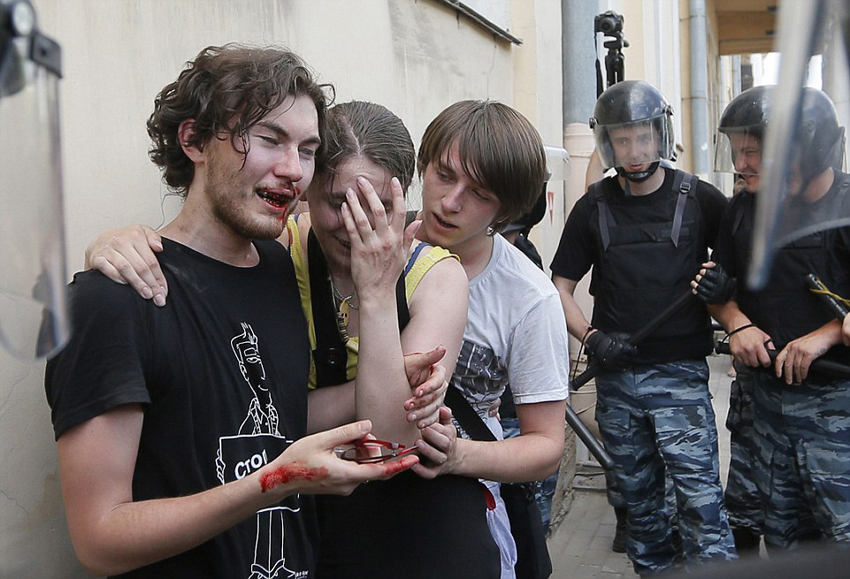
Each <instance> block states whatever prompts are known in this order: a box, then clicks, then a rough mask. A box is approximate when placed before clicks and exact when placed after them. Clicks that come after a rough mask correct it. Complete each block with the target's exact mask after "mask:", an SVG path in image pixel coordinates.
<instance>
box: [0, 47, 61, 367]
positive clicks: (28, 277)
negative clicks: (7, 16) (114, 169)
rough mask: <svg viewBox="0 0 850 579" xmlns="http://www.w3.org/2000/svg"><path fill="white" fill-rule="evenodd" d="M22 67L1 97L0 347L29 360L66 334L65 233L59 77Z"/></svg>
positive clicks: (26, 65)
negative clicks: (13, 84)
mask: <svg viewBox="0 0 850 579" xmlns="http://www.w3.org/2000/svg"><path fill="white" fill-rule="evenodd" d="M21 72H22V74H23V77H22V80H24V82H23V83H21V84H20V85H19V86H17V87H16V91H15V92H14V93H13V94H9V93H6V94H5V95H4V96H3V97H2V98H0V182H2V187H0V215H2V219H3V227H2V228H0V244H2V245H0V247H3V249H4V250H3V251H2V252H1V253H2V256H0V263H2V271H3V275H2V276H0V346H2V347H4V348H6V349H7V350H9V351H10V352H11V353H12V354H13V355H15V356H16V357H18V358H21V359H24V360H32V359H37V358H41V357H45V356H49V355H50V354H52V353H53V352H55V351H56V350H58V349H59V348H60V347H61V346H62V345H64V343H65V342H66V340H67V337H68V320H67V317H66V311H65V283H66V274H65V235H64V227H63V209H62V190H61V180H60V152H59V118H58V102H57V92H58V78H57V77H56V76H55V75H53V74H52V73H50V72H48V71H47V70H46V69H44V68H42V67H41V66H38V65H36V64H34V63H33V62H31V61H28V60H23V59H22V61H21Z"/></svg>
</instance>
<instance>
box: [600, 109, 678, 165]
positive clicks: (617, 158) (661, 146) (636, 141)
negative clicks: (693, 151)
mask: <svg viewBox="0 0 850 579" xmlns="http://www.w3.org/2000/svg"><path fill="white" fill-rule="evenodd" d="M672 129H673V127H672V123H671V119H670V117H669V116H667V115H659V116H657V117H652V118H648V119H642V120H639V121H632V122H628V123H622V124H616V125H614V124H611V125H596V126H595V127H594V128H593V137H594V140H595V141H596V148H597V150H598V151H599V155H600V158H601V159H602V162H603V164H604V165H605V168H606V169H610V168H616V167H621V168H623V169H624V170H625V171H628V172H634V171H641V170H643V169H645V168H646V166H647V165H649V164H651V163H654V162H656V161H660V160H661V159H672V158H673V153H674V151H673V130H672Z"/></svg>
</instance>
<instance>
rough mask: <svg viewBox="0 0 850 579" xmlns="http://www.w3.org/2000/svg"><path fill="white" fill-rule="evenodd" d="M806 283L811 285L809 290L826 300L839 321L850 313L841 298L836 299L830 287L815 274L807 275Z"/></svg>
mask: <svg viewBox="0 0 850 579" xmlns="http://www.w3.org/2000/svg"><path fill="white" fill-rule="evenodd" d="M806 285H807V286H809V291H811V292H812V293H813V294H816V295H817V296H819V297H820V298H821V299H822V300H823V301H824V302H826V305H827V306H829V309H830V310H832V313H833V314H835V317H836V318H838V321H839V322H840V321H843V320H844V316H846V315H847V314H848V313H850V309H848V307H847V306H846V305H845V304H844V303H843V302H842V301H841V300H839V299H836V297H835V295H833V293H832V292H831V291H829V288H827V287H826V286H825V285H824V284H823V282H822V281H821V280H820V279H818V276H816V275H815V274H813V273H810V274H809V275H807V276H806Z"/></svg>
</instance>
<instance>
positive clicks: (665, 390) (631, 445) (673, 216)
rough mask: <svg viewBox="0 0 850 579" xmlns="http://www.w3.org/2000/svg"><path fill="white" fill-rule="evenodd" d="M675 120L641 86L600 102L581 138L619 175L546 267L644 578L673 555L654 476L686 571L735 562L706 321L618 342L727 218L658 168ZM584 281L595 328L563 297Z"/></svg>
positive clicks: (669, 147) (694, 319)
mask: <svg viewBox="0 0 850 579" xmlns="http://www.w3.org/2000/svg"><path fill="white" fill-rule="evenodd" d="M672 114H673V111H672V108H671V107H670V105H669V104H668V103H667V101H666V99H665V98H664V97H663V95H662V94H661V93H660V92H659V91H658V90H657V89H656V88H655V87H653V86H651V85H649V84H648V83H646V82H642V81H624V82H620V83H617V84H615V85H613V86H612V87H610V88H609V89H608V90H606V91H605V92H604V93H602V95H601V96H600V97H599V100H598V101H597V103H596V107H595V109H594V116H593V118H592V119H591V121H590V125H591V128H592V129H593V133H594V138H595V140H596V147H597V150H598V151H599V155H600V158H601V160H602V162H603V164H604V166H605V168H612V167H613V168H615V169H616V173H617V174H616V175H613V176H611V177H608V178H606V179H603V180H602V181H599V182H597V183H594V184H593V185H591V186H590V188H589V189H588V192H587V193H586V194H585V195H584V196H583V197H582V198H581V199H579V201H578V202H577V203H576V205H575V207H574V208H573V210H572V212H571V213H570V216H569V218H568V220H567V223H566V225H565V227H564V231H563V234H562V236H561V242H560V245H559V247H558V251H557V253H556V255H555V258H554V260H553V262H552V265H551V269H552V272H553V281H554V282H555V285H556V287H558V289H559V291H560V293H561V300H562V303H563V306H564V311H565V313H566V317H567V325H568V327H569V329H570V332H571V333H572V334H573V335H574V336H576V338H578V339H580V340H582V342H583V343H584V344H585V345H586V346H587V349H588V352H589V354H590V356H591V360H592V362H593V363H595V364H598V365H600V366H601V368H602V370H601V372H600V373H599V374H598V375H597V376H596V388H597V409H596V419H597V422H598V423H599V427H600V432H601V434H602V438H603V441H604V442H605V445H606V448H607V449H608V452H609V453H610V454H611V456H612V458H613V459H614V461H615V463H616V466H615V469H614V472H615V477H616V480H617V485H618V487H619V488H620V490H621V492H622V493H623V496H624V497H625V499H626V502H627V505H628V527H629V531H628V540H627V553H628V555H629V558H630V559H631V560H632V562H633V563H634V566H635V570H636V571H637V572H638V573H640V574H642V575H644V574H654V573H657V572H661V571H664V570H666V569H669V568H670V567H672V566H673V564H674V559H675V555H676V553H675V549H674V547H673V543H672V529H671V528H670V524H669V522H668V521H667V519H666V516H665V509H664V479H665V468H666V470H667V471H668V473H669V475H670V477H671V478H672V480H673V484H674V486H675V488H676V493H677V496H678V498H679V513H678V514H679V528H680V531H681V534H682V547H683V551H684V556H685V558H686V560H687V561H689V562H691V563H696V562H699V561H702V560H706V559H712V558H719V559H732V558H735V547H734V544H733V540H732V535H731V532H730V530H729V523H728V520H727V515H726V511H725V508H724V506H723V491H722V488H721V484H720V476H719V465H718V455H717V431H716V428H715V426H714V411H713V409H712V406H711V399H710V395H709V390H708V366H707V364H706V361H705V356H706V355H707V354H708V353H709V352H710V351H711V346H712V344H711V342H712V330H711V325H710V320H709V317H708V313H707V311H706V308H705V306H704V305H703V304H702V303H700V302H699V300H691V301H690V302H688V303H687V304H686V305H685V306H684V307H683V309H681V310H680V311H679V313H678V315H677V316H676V317H675V319H674V320H668V321H666V322H665V323H663V324H661V325H660V327H658V328H657V329H656V330H655V331H653V332H651V333H650V334H649V336H648V337H647V338H646V339H645V340H644V341H642V342H641V343H640V344H637V346H636V347H635V346H633V345H631V344H630V343H629V341H628V334H631V333H634V332H636V331H638V330H640V329H641V328H642V327H643V326H645V325H646V324H647V322H649V321H650V320H652V319H653V318H655V317H656V316H657V315H658V314H659V313H660V312H662V311H663V310H664V309H665V308H666V306H668V305H669V304H670V303H671V302H673V301H674V300H676V298H679V297H680V296H681V295H682V294H683V292H687V291H688V284H689V282H690V280H691V279H692V278H693V275H695V274H696V272H697V271H698V270H699V269H700V264H701V263H702V262H703V261H704V260H705V258H706V257H707V248H708V246H710V245H713V241H714V239H715V235H716V233H717V229H718V227H719V224H720V218H721V215H722V214H723V210H724V208H725V206H726V198H725V197H724V196H723V195H722V194H721V193H720V192H719V191H718V190H717V189H716V188H714V187H713V186H711V185H709V184H707V183H705V182H703V181H700V180H698V179H697V178H696V177H695V176H693V175H690V174H688V173H685V172H684V171H679V170H676V169H672V168H668V167H666V166H664V165H662V163H661V161H662V160H663V159H668V160H669V159H672V158H673V157H674V142H675V140H674V135H673V123H672ZM591 267H592V268H593V272H592V276H591V285H590V293H591V294H592V295H593V296H594V308H593V316H592V323H591V322H588V321H587V319H586V317H585V316H584V314H583V312H582V311H581V309H580V308H579V306H578V304H577V303H576V301H575V298H574V295H573V294H574V292H575V288H576V285H577V284H578V282H579V281H580V280H581V279H582V278H583V277H584V276H585V274H586V273H587V272H588V271H589V270H590V269H591Z"/></svg>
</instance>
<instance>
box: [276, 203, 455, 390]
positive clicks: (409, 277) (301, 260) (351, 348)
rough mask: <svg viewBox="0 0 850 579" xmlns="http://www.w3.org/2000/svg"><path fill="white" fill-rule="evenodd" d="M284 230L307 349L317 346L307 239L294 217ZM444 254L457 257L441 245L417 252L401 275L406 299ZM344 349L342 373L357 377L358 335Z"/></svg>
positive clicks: (312, 381) (313, 372) (312, 383)
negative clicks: (287, 239)
mask: <svg viewBox="0 0 850 579" xmlns="http://www.w3.org/2000/svg"><path fill="white" fill-rule="evenodd" d="M286 229H287V231H288V232H289V255H290V256H291V257H292V263H293V264H294V265H295V276H296V278H297V280H298V291H299V293H300V294H301V309H302V310H304V317H305V318H307V326H308V331H309V334H310V350H311V351H312V350H315V349H316V327H315V322H314V319H313V307H312V302H311V301H310V299H311V296H310V269H309V265H308V263H307V259H306V258H305V256H306V254H307V252H306V251H304V250H303V249H302V247H303V243H305V241H306V240H302V239H301V235H300V233H299V231H298V223H297V220H296V218H295V216H291V217H289V219H288V220H287V222H286ZM447 257H453V258H455V259H458V257H457V256H456V255H454V254H452V253H450V252H449V251H448V250H446V249H443V248H442V247H436V246H433V247H431V250H430V251H428V252H424V251H423V252H420V253H419V255H417V257H416V262H415V263H413V265H412V266H411V265H410V264H408V267H409V268H410V269H409V270H408V272H407V273H406V274H405V276H404V290H405V296H406V297H407V300H408V302H409V301H410V296H412V295H413V292H414V291H415V290H416V287H417V286H418V285H419V282H420V281H421V280H422V278H423V277H424V276H425V274H426V273H427V272H428V270H429V269H431V268H432V267H434V265H436V264H437V263H439V262H440V261H442V260H444V259H446V258H447ZM345 348H346V350H347V352H348V359H347V362H346V368H345V375H346V378H347V379H348V380H354V378H355V377H356V376H357V354H358V351H359V349H360V338H359V337H358V336H349V337H348V339H347V340H346V341H345ZM309 387H310V389H311V390H312V389H313V388H315V387H316V366H315V364H314V363H313V360H312V358H311V359H310V382H309Z"/></svg>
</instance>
